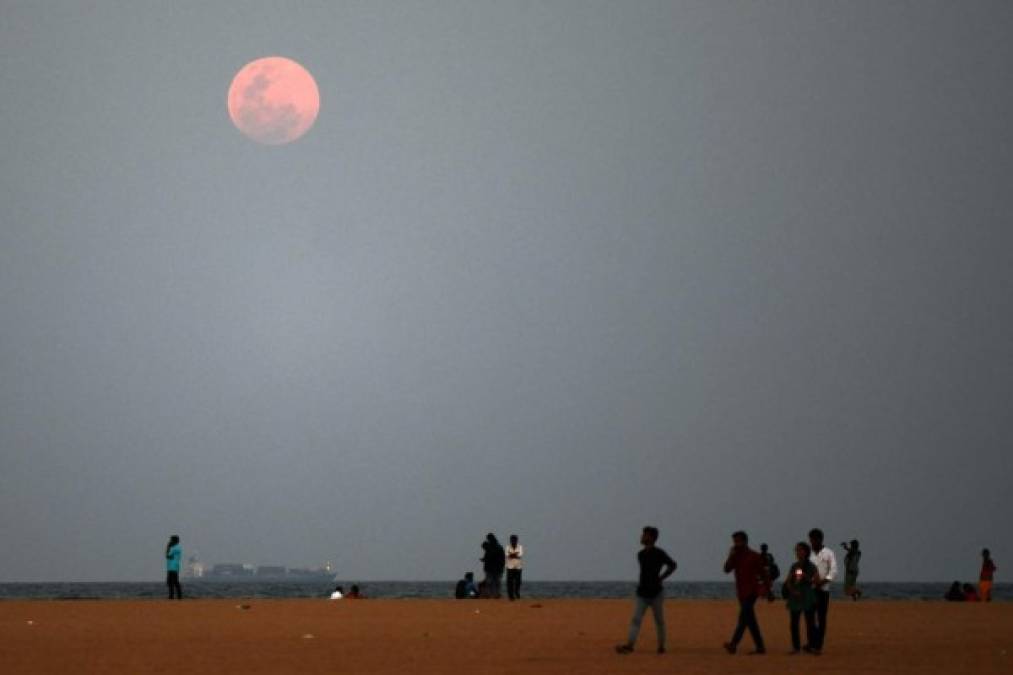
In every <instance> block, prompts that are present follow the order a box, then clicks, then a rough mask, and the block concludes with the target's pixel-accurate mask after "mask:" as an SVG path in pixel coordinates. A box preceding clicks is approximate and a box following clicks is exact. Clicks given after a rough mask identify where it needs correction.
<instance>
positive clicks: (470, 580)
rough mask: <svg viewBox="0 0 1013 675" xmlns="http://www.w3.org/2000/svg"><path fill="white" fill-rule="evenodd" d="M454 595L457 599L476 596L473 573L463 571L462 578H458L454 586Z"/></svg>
mask: <svg viewBox="0 0 1013 675" xmlns="http://www.w3.org/2000/svg"><path fill="white" fill-rule="evenodd" d="M454 597H455V598H457V599H458V600H472V599H474V598H477V597H478V589H477V588H475V575H474V574H472V573H471V572H465V574H464V578H463V579H461V580H459V581H458V582H457V586H456V587H455V588H454Z"/></svg>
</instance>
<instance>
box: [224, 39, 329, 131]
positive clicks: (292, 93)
mask: <svg viewBox="0 0 1013 675" xmlns="http://www.w3.org/2000/svg"><path fill="white" fill-rule="evenodd" d="M228 109H229V117H230V118H231V119H232V123H233V124H235V125H236V128H237V129H239V130H240V131H241V132H243V133H244V134H245V135H246V136H248V137H249V138H251V139H253V140H254V141H257V142H258V143H263V144H265V145H282V144H284V143H290V142H292V141H294V140H296V139H298V138H299V137H301V136H302V135H303V134H305V133H306V132H307V131H309V130H310V128H311V127H312V126H313V123H314V122H315V121H316V118H317V113H319V111H320V92H319V90H318V89H317V83H316V82H315V81H314V80H313V76H312V75H310V73H309V71H307V70H306V69H305V68H303V67H302V66H301V65H300V64H298V63H296V62H295V61H293V60H291V59H287V58H285V57H283V56H268V57H265V58H262V59H257V60H256V61H251V62H250V63H247V64H246V65H245V66H243V67H242V68H241V69H240V70H239V72H238V73H236V76H235V77H234V78H233V79H232V84H231V86H229V94H228Z"/></svg>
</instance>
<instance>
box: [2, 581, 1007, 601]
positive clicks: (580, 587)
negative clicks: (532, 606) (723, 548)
mask: <svg viewBox="0 0 1013 675" xmlns="http://www.w3.org/2000/svg"><path fill="white" fill-rule="evenodd" d="M182 583H183V593H184V595H185V596H186V597H188V598H237V599H240V598H242V599H262V598H326V597H327V596H328V594H329V593H330V592H331V590H332V589H333V587H334V586H335V585H336V584H338V583H340V584H341V585H343V586H344V587H345V589H346V590H347V589H348V588H349V587H350V586H351V585H352V584H354V583H357V584H358V585H359V587H360V588H361V589H362V592H363V593H364V594H365V595H366V597H369V598H452V597H453V595H454V584H455V583H456V582H455V581H358V580H355V579H350V580H338V581H337V582H334V583H329V582H318V581H311V582H308V581H256V580H242V581H200V580H195V579H190V580H188V579H184V580H183V581H182ZM634 587H635V584H634V583H632V582H629V581H525V582H524V585H523V586H522V588H521V592H522V594H523V596H524V599H552V598H628V597H630V596H631V595H632V594H633V589H634ZM948 588H949V583H946V582H939V583H892V582H870V583H867V584H862V591H863V593H864V597H865V598H866V599H869V600H941V599H942V597H943V594H944V593H945V592H946V590H947V589H948ZM505 591H506V588H505V585H504V597H505ZM992 594H993V598H994V599H995V600H1004V601H1009V600H1013V584H997V585H996V586H995V588H994V589H993V591H992ZM834 595H835V596H836V597H838V598H842V594H841V589H840V587H837V588H836V589H834ZM165 596H166V589H165V585H164V584H163V583H162V582H158V581H152V582H122V581H113V582H61V583H34V582H33V583H0V600H23V599H37V600H106V599H109V600H126V599H150V600H158V599H161V598H164V597H165ZM665 596H666V597H667V598H671V599H680V598H681V599H694V600H697V599H731V598H734V597H735V586H734V584H732V583H730V582H715V581H699V582H694V581H690V582H667V583H666V584H665ZM842 599H843V598H842Z"/></svg>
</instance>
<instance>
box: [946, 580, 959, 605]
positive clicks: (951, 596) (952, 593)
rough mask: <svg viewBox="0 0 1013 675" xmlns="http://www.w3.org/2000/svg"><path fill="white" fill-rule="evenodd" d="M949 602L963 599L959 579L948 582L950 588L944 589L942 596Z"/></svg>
mask: <svg viewBox="0 0 1013 675" xmlns="http://www.w3.org/2000/svg"><path fill="white" fill-rule="evenodd" d="M943 597H944V598H946V600H948V601H950V602H963V601H964V589H962V588H961V587H960V582H959V581H954V582H953V583H952V584H950V590H948V591H946V595H944V596H943Z"/></svg>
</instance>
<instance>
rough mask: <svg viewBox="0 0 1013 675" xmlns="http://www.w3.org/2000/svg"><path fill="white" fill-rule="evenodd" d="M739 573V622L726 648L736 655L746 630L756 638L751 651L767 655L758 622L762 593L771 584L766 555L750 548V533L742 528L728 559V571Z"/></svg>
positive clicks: (726, 567) (737, 575) (736, 588)
mask: <svg viewBox="0 0 1013 675" xmlns="http://www.w3.org/2000/svg"><path fill="white" fill-rule="evenodd" d="M729 572H735V594H736V595H737V596H738V598H739V622H738V623H737V624H736V626H735V632H734V633H733V634H732V640H731V642H726V643H725V650H726V651H727V652H728V653H729V654H734V653H735V652H736V650H737V649H738V648H739V642H741V641H742V636H743V635H744V634H745V632H746V629H747V628H748V629H749V634H750V636H752V638H753V644H754V645H755V649H754V650H753V651H751V652H749V653H750V654H766V653H767V649H766V647H764V645H763V636H762V635H761V634H760V624H758V623H757V622H756V611H755V608H756V601H757V599H758V598H759V597H760V595H761V592H762V591H763V590H764V589H766V588H767V587H768V586H769V585H770V579H769V578H767V571H766V568H765V566H764V564H763V557H762V556H761V555H760V554H759V553H757V552H756V551H754V550H753V549H751V548H749V536H748V535H747V534H746V533H745V532H743V531H741V530H740V531H738V532H735V533H734V534H732V550H731V551H729V552H728V560H726V561H725V574H728V573H729Z"/></svg>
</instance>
